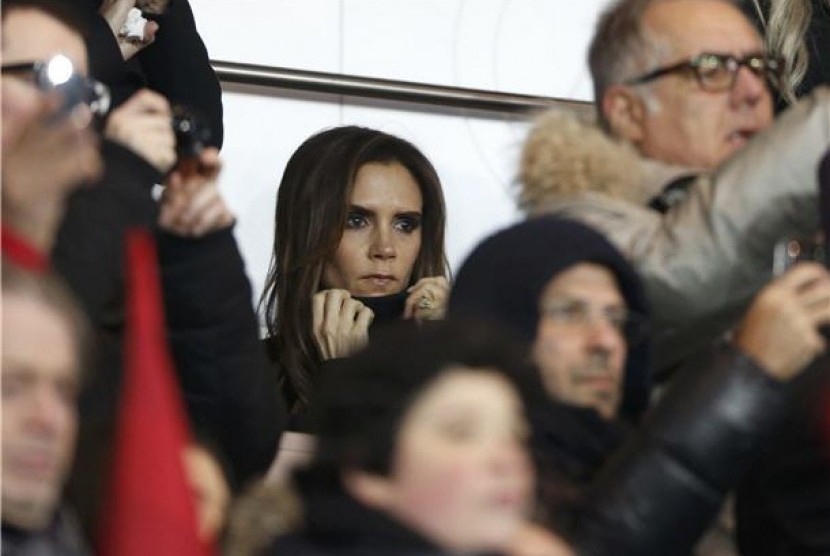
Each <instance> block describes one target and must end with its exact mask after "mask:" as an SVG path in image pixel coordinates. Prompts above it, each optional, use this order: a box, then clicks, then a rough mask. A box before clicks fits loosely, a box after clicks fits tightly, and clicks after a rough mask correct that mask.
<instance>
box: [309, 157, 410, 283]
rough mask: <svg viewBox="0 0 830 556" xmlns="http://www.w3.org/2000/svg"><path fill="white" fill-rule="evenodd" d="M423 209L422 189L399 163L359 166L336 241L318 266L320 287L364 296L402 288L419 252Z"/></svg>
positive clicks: (407, 280)
mask: <svg viewBox="0 0 830 556" xmlns="http://www.w3.org/2000/svg"><path fill="white" fill-rule="evenodd" d="M422 212H423V198H422V196H421V189H420V188H419V187H418V183H417V182H416V181H415V178H413V177H412V174H410V173H409V170H407V169H406V168H405V167H404V166H403V165H402V164H400V163H398V162H391V163H380V162H369V163H366V164H364V165H363V166H361V167H360V169H359V170H358V172H357V176H356V177H355V182H354V190H353V192H352V196H351V199H349V211H348V217H347V218H346V229H345V230H343V237H342V239H341V240H340V245H338V246H337V250H336V251H335V253H334V255H333V256H332V257H331V258H330V259H329V260H328V261H327V262H326V264H325V266H324V267H323V278H322V287H323V289H332V288H339V289H344V290H348V291H349V292H350V293H351V294H352V295H359V296H365V297H369V296H381V295H390V294H395V293H398V292H401V291H403V290H404V289H405V288H406V287H407V286H408V285H409V278H410V275H411V274H412V267H413V266H414V265H415V260H416V259H417V258H418V254H419V253H420V250H421V218H422Z"/></svg>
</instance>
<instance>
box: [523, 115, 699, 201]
mask: <svg viewBox="0 0 830 556" xmlns="http://www.w3.org/2000/svg"><path fill="white" fill-rule="evenodd" d="M694 173H696V172H695V171H693V170H690V169H688V168H682V167H679V166H671V165H667V164H663V163H660V162H655V161H652V160H647V159H645V158H643V157H641V156H640V155H639V154H638V153H637V151H636V150H635V149H634V148H633V147H632V146H631V145H629V144H628V143H625V142H623V141H620V140H617V139H614V138H612V137H610V136H609V135H608V134H607V133H605V132H604V131H603V130H601V129H600V128H599V127H598V126H597V125H596V124H595V123H593V122H589V121H587V120H586V119H585V118H584V117H580V116H579V115H577V114H576V113H575V112H573V111H570V110H564V109H559V108H553V109H550V110H548V111H546V112H543V113H542V114H541V115H540V116H539V117H538V118H537V119H536V122H535V124H534V125H533V128H532V129H531V131H530V133H529V134H528V137H527V139H526V140H525V143H524V146H523V148H522V156H521V166H520V174H519V181H520V184H521V190H520V193H519V206H520V208H522V209H523V210H524V211H525V212H527V213H528V214H530V215H538V214H542V213H545V212H549V211H550V210H552V209H555V208H556V205H557V204H558V203H559V202H560V201H561V200H562V199H563V198H572V197H574V196H579V195H582V194H585V193H588V192H590V193H599V194H603V195H606V196H609V197H612V198H615V199H620V200H627V201H631V202H633V203H636V204H638V205H643V204H646V203H648V201H649V200H650V199H652V198H653V197H655V196H656V195H659V194H660V192H661V191H662V189H663V187H664V186H665V185H666V184H668V183H670V182H672V181H674V180H675V179H677V178H679V177H681V176H683V175H690V174H694Z"/></svg>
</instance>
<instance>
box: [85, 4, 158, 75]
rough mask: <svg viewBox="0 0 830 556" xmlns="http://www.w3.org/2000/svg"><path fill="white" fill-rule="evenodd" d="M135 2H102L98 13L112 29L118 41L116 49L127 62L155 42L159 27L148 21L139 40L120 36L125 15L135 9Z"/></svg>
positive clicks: (125, 18)
mask: <svg viewBox="0 0 830 556" xmlns="http://www.w3.org/2000/svg"><path fill="white" fill-rule="evenodd" d="M135 4H136V0H104V1H103V2H102V3H101V8H100V10H98V12H99V13H100V14H101V16H103V18H104V19H106V20H107V23H108V24H109V26H110V29H112V33H113V35H115V39H116V40H117V41H118V48H120V49H121V56H123V57H124V60H129V59H130V58H132V57H133V56H135V55H136V54H138V53H139V52H140V51H141V49H143V48H145V47H147V46H149V45H151V44H152V43H153V41H155V40H156V33H157V32H158V30H159V25H158V23H156V22H155V21H148V22H147V23H146V25H145V26H144V37H142V39H141V40H135V39H130V38H127V37H124V36H122V35H121V28H122V27H124V23H125V22H126V21H127V14H128V13H129V12H130V10H131V9H132V8H134V7H135Z"/></svg>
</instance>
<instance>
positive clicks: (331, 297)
mask: <svg viewBox="0 0 830 556" xmlns="http://www.w3.org/2000/svg"><path fill="white" fill-rule="evenodd" d="M312 318H313V324H312V327H313V330H314V339H315V340H316V341H317V347H319V348H320V353H321V354H322V356H323V359H324V360H325V359H335V358H338V357H348V356H349V355H351V354H353V353H354V352H356V351H357V350H359V349H360V348H362V347H364V346H365V345H366V344H367V343H368V342H369V325H370V324H372V320H373V319H374V318H375V314H374V313H373V312H372V310H371V309H369V308H368V307H366V306H365V305H364V304H363V303H361V302H360V301H358V300H356V299H352V296H351V294H350V293H349V292H348V291H346V290H323V291H321V292H318V293H316V294H314V297H313V298H312Z"/></svg>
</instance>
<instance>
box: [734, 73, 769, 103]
mask: <svg viewBox="0 0 830 556" xmlns="http://www.w3.org/2000/svg"><path fill="white" fill-rule="evenodd" d="M764 100H766V101H769V104H770V106H771V96H770V89H769V84H768V83H767V80H766V78H765V77H764V76H763V75H759V74H757V73H755V72H754V71H752V70H750V69H749V68H747V67H746V66H740V67H739V68H738V74H737V76H736V77H735V84H734V85H733V86H732V90H731V91H730V102H731V103H732V106H733V107H734V108H740V107H741V106H744V105H749V106H755V105H757V104H758V103H759V102H762V101H764Z"/></svg>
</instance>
